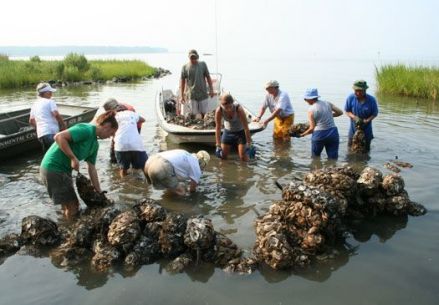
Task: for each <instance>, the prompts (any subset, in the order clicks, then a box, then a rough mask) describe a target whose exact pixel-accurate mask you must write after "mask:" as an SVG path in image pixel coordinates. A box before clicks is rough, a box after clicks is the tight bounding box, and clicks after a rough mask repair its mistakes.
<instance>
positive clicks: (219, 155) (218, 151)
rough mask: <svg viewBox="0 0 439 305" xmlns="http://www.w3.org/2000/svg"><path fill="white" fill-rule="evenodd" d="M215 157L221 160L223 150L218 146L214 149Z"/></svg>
mask: <svg viewBox="0 0 439 305" xmlns="http://www.w3.org/2000/svg"><path fill="white" fill-rule="evenodd" d="M215 156H217V157H218V158H220V159H222V158H223V149H222V148H221V147H219V146H217V147H216V150H215Z"/></svg>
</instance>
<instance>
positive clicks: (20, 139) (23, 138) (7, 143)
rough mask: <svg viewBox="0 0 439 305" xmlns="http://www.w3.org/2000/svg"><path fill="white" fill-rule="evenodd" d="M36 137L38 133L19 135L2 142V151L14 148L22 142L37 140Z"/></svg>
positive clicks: (0, 143)
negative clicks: (10, 147)
mask: <svg viewBox="0 0 439 305" xmlns="http://www.w3.org/2000/svg"><path fill="white" fill-rule="evenodd" d="M36 137H37V133H36V132H35V131H33V132H27V133H25V134H21V135H18V136H16V137H13V138H10V139H6V140H0V149H2V148H6V147H9V146H13V145H16V144H19V143H22V142H26V141H28V140H31V139H35V138H36Z"/></svg>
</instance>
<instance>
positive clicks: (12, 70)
mask: <svg viewBox="0 0 439 305" xmlns="http://www.w3.org/2000/svg"><path fill="white" fill-rule="evenodd" d="M84 59H85V57H84V56H83V55H77V54H69V55H67V56H66V58H65V59H64V60H57V61H56V60H55V61H46V60H40V59H39V58H37V57H33V58H32V59H31V60H10V59H8V57H7V56H0V88H20V87H28V86H34V85H36V84H37V83H39V82H41V81H49V80H56V81H58V80H59V81H64V82H76V81H83V80H93V81H98V80H99V81H106V80H111V79H113V78H114V77H118V78H120V77H123V78H127V79H131V80H136V79H139V78H142V77H150V76H152V75H154V73H155V71H156V69H155V68H153V67H151V66H149V65H148V64H146V63H145V62H142V61H140V60H91V61H87V60H86V62H84Z"/></svg>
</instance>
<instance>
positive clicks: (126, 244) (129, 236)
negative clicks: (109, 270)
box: [107, 210, 140, 253]
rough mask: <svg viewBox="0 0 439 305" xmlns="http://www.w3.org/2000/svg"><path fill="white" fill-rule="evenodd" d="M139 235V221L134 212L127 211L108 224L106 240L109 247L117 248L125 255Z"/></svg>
mask: <svg viewBox="0 0 439 305" xmlns="http://www.w3.org/2000/svg"><path fill="white" fill-rule="evenodd" d="M139 235H140V224H139V219H138V218H137V214H136V213H135V212H134V211H132V210H129V211H126V212H123V213H121V214H119V215H117V216H116V217H115V218H114V220H113V221H112V222H111V224H110V227H109V230H108V234H107V238H108V242H109V243H110V245H112V246H115V247H119V248H120V249H122V250H123V251H124V252H125V253H126V252H128V251H129V250H130V249H131V247H132V246H133V245H134V243H135V241H136V239H137V238H138V237H139Z"/></svg>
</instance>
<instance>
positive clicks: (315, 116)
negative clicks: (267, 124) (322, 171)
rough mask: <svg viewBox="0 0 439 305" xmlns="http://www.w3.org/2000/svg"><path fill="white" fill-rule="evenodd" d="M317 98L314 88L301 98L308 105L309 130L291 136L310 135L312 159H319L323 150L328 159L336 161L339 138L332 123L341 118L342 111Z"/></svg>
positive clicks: (317, 94)
mask: <svg viewBox="0 0 439 305" xmlns="http://www.w3.org/2000/svg"><path fill="white" fill-rule="evenodd" d="M319 97H320V95H319V92H318V90H317V89H316V88H311V89H307V90H306V92H305V95H304V97H303V98H304V100H305V101H306V102H307V103H308V104H309V105H310V107H309V110H308V122H309V128H308V129H307V130H305V131H304V132H303V133H302V134H293V135H292V136H293V137H298V138H300V137H304V136H306V135H309V134H312V138H311V154H312V157H313V158H320V154H321V153H322V151H323V148H325V150H326V154H327V155H328V159H330V160H337V159H338V147H339V144H340V137H339V134H338V129H337V126H335V123H334V117H338V116H341V115H342V114H343V111H342V110H341V109H339V108H338V107H336V106H335V105H333V104H332V103H330V102H326V101H322V100H320V99H319Z"/></svg>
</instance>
